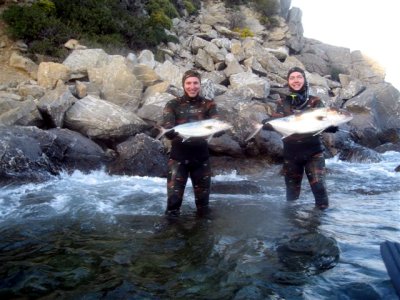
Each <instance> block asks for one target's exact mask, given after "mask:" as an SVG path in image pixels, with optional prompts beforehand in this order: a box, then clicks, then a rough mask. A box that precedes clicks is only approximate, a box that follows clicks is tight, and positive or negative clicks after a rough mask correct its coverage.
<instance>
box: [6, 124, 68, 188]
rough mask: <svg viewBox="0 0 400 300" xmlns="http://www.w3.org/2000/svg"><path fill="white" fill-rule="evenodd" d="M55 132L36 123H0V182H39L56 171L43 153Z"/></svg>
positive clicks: (55, 166) (48, 177) (56, 168)
mask: <svg viewBox="0 0 400 300" xmlns="http://www.w3.org/2000/svg"><path fill="white" fill-rule="evenodd" d="M53 141H54V136H53V135H51V134H49V133H47V132H46V131H43V130H40V129H38V128H37V127H33V126H32V127H31V126H2V125H0V185H7V184H13V183H25V182H41V181H44V180H48V179H50V178H51V176H52V175H56V174H58V172H59V171H60V168H59V166H57V165H56V164H54V163H53V162H52V161H51V160H50V158H49V157H48V156H47V155H46V153H45V150H46V149H45V148H46V145H51V144H52V143H53Z"/></svg>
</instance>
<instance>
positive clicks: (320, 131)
mask: <svg viewBox="0 0 400 300" xmlns="http://www.w3.org/2000/svg"><path fill="white" fill-rule="evenodd" d="M325 129H326V128H325ZM325 129H322V130H319V131H317V132H316V133H314V134H313V136H316V135H318V134H320V133H322V132H324V130H325Z"/></svg>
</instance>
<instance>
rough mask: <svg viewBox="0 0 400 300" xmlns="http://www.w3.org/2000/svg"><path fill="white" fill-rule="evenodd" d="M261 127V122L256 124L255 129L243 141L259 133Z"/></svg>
mask: <svg viewBox="0 0 400 300" xmlns="http://www.w3.org/2000/svg"><path fill="white" fill-rule="evenodd" d="M262 127H263V125H262V124H257V125H256V130H255V131H254V132H253V133H252V134H250V135H249V136H248V137H247V138H246V139H245V140H244V141H245V142H248V141H250V140H251V139H252V138H253V137H255V136H256V135H257V133H259V132H260V131H261V128H262Z"/></svg>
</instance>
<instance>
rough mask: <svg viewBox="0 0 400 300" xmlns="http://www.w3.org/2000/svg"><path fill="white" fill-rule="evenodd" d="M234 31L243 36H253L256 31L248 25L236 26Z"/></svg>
mask: <svg viewBox="0 0 400 300" xmlns="http://www.w3.org/2000/svg"><path fill="white" fill-rule="evenodd" d="M233 31H235V32H238V33H239V34H240V37H241V38H243V39H244V38H247V37H253V36H254V33H253V32H252V31H251V30H250V29H249V28H247V27H245V28H234V29H233Z"/></svg>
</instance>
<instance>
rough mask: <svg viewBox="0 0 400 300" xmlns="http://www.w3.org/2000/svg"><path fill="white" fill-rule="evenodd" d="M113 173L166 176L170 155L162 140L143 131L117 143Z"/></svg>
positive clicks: (112, 165)
mask: <svg viewBox="0 0 400 300" xmlns="http://www.w3.org/2000/svg"><path fill="white" fill-rule="evenodd" d="M117 153H118V158H117V159H116V160H115V161H114V162H113V163H112V164H110V166H109V167H108V170H109V172H110V173H111V174H117V175H130V176H135V175H138V176H157V177H166V175H167V160H168V157H167V155H166V153H165V151H164V147H163V145H162V144H161V142H160V141H157V140H154V139H152V138H151V137H149V136H147V135H145V134H143V133H141V134H138V135H136V136H134V137H131V138H129V139H128V140H126V141H124V142H122V143H121V144H119V145H117Z"/></svg>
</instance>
